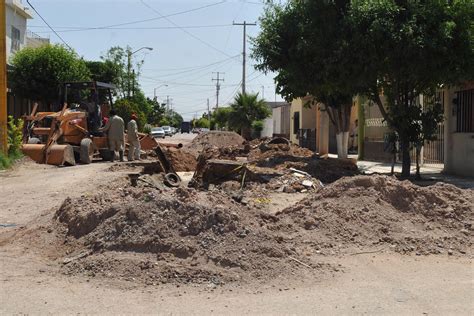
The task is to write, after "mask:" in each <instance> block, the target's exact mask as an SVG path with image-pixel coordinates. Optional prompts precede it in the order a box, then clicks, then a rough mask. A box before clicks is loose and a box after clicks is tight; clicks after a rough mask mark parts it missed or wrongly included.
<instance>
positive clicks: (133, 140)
mask: <svg viewBox="0 0 474 316" xmlns="http://www.w3.org/2000/svg"><path fill="white" fill-rule="evenodd" d="M127 140H128V157H127V158H128V161H133V160H134V159H137V160H140V142H139V141H138V125H137V115H136V114H135V113H133V114H132V116H131V120H130V122H128V124H127Z"/></svg>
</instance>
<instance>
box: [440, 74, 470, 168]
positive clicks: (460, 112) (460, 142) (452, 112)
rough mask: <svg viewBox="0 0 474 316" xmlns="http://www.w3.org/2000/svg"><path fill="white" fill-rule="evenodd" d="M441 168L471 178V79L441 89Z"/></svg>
mask: <svg viewBox="0 0 474 316" xmlns="http://www.w3.org/2000/svg"><path fill="white" fill-rule="evenodd" d="M443 101H444V115H445V121H444V135H443V136H444V171H445V172H446V173H449V174H456V175H460V176H469V177H474V82H471V83H469V84H466V85H464V86H462V87H458V88H451V89H444V90H443Z"/></svg>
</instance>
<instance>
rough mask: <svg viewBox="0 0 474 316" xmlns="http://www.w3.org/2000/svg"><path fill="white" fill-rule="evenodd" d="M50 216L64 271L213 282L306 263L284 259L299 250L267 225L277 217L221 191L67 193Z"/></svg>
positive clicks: (287, 270)
mask: <svg viewBox="0 0 474 316" xmlns="http://www.w3.org/2000/svg"><path fill="white" fill-rule="evenodd" d="M114 192H117V193H114ZM55 218H56V220H57V221H59V222H60V223H62V224H63V225H65V231H64V238H65V239H64V241H63V242H62V244H64V245H65V247H66V248H67V249H68V250H67V253H68V255H67V257H66V258H65V259H63V260H62V263H63V264H64V266H63V271H64V272H65V273H66V274H81V275H88V276H102V277H113V278H123V279H127V280H137V281H141V282H144V283H146V284H150V285H151V284H159V283H168V282H178V283H189V282H192V283H213V284H216V285H218V284H223V283H225V282H230V281H246V280H258V279H261V280H268V279H270V278H275V277H278V276H282V277H284V276H285V275H289V274H291V273H296V272H297V271H299V270H301V269H306V270H307V269H308V268H307V267H304V266H301V265H298V264H297V263H295V262H294V261H292V260H291V259H289V257H296V256H298V253H297V252H295V249H294V248H293V241H291V240H290V241H289V243H287V242H286V241H285V238H284V237H281V236H279V235H278V234H277V233H275V232H274V231H272V230H269V229H267V227H266V224H267V223H273V222H275V221H278V219H277V218H276V217H275V216H272V215H270V214H266V213H264V212H262V211H261V210H253V209H249V208H247V207H245V206H243V205H242V204H241V203H237V202H235V201H234V200H233V199H232V198H231V197H229V196H228V195H226V194H223V193H220V192H213V193H212V194H210V193H209V192H198V191H195V190H193V189H188V188H178V189H175V190H174V193H173V194H167V195H164V194H161V192H160V191H159V190H156V189H153V188H148V189H143V188H137V187H125V188H124V189H123V190H114V191H111V192H102V193H100V194H97V195H95V196H91V197H87V198H81V199H66V200H65V201H64V203H63V204H62V206H61V207H60V209H59V210H58V211H57V213H56V216H55ZM302 260H305V259H302ZM308 266H309V267H310V269H311V270H312V271H311V273H314V272H315V271H318V270H326V265H324V264H320V263H317V262H314V263H311V262H308ZM327 267H330V266H327ZM323 268H324V269H323ZM303 273H304V272H303Z"/></svg>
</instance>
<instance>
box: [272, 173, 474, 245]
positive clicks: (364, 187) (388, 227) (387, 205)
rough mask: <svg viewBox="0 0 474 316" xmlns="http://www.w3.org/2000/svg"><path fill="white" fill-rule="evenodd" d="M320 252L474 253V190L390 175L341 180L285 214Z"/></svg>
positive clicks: (284, 216) (282, 214) (285, 227)
mask: <svg viewBox="0 0 474 316" xmlns="http://www.w3.org/2000/svg"><path fill="white" fill-rule="evenodd" d="M280 216H282V217H283V218H286V219H290V220H291V221H293V222H294V223H295V224H296V226H294V227H292V228H290V229H288V227H287V226H281V225H277V226H278V227H275V229H281V230H282V231H286V232H287V233H295V234H301V231H302V230H305V231H306V232H305V233H304V234H303V235H304V236H305V238H307V239H310V240H312V242H313V243H314V245H315V246H316V247H317V248H329V250H330V251H335V250H334V249H337V248H339V247H342V248H344V247H347V246H348V245H353V246H359V247H361V248H365V247H380V246H382V245H383V246H385V247H386V248H393V249H394V250H395V251H398V252H402V253H410V252H413V253H417V254H438V253H448V254H455V253H457V254H459V253H461V254H464V253H466V252H469V253H471V252H472V242H473V239H472V224H473V220H474V191H473V190H462V189H459V188H457V187H455V186H453V185H449V184H443V183H437V184H435V185H432V186H429V187H420V186H417V185H414V184H412V183H411V182H409V181H398V180H397V179H395V178H393V177H388V176H376V175H372V176H356V177H351V178H344V179H341V180H339V181H337V182H335V183H333V184H330V185H328V186H326V187H324V188H322V189H320V190H319V191H318V192H317V193H316V194H314V195H311V196H310V197H308V198H306V199H304V200H302V201H301V202H299V203H298V204H296V205H295V206H293V207H289V208H287V209H286V210H284V211H282V212H281V214H280Z"/></svg>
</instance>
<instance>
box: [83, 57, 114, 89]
mask: <svg viewBox="0 0 474 316" xmlns="http://www.w3.org/2000/svg"><path fill="white" fill-rule="evenodd" d="M86 66H87V68H88V69H89V72H90V77H91V79H92V80H94V81H100V82H106V83H113V84H118V83H119V78H120V68H119V66H118V65H117V64H115V63H113V62H112V61H110V60H105V61H86Z"/></svg>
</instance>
